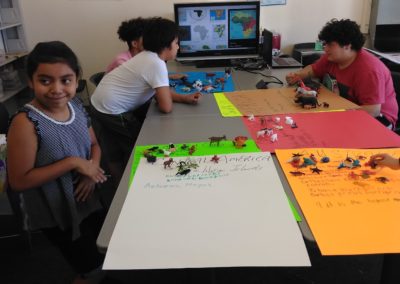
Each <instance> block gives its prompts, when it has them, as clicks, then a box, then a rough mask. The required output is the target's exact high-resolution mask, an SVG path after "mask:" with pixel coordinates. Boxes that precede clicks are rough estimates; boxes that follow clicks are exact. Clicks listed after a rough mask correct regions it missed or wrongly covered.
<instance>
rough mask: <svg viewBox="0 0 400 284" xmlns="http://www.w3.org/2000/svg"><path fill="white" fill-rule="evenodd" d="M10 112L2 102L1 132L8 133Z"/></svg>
mask: <svg viewBox="0 0 400 284" xmlns="http://www.w3.org/2000/svg"><path fill="white" fill-rule="evenodd" d="M9 117H10V114H9V113H8V110H7V109H6V107H5V105H4V104H3V103H0V134H6V132H7V128H8V119H9Z"/></svg>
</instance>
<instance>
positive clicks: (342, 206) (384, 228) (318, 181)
mask: <svg viewBox="0 0 400 284" xmlns="http://www.w3.org/2000/svg"><path fill="white" fill-rule="evenodd" d="M382 152H386V153H390V154H392V155H394V156H395V157H400V148H396V149H375V150H369V149H366V150H355V149H328V148H306V149H289V150H279V149H277V150H276V155H277V157H278V160H279V162H280V164H281V166H282V169H283V171H284V173H285V175H286V178H287V179H288V181H289V184H290V186H291V188H292V190H293V192H294V194H295V196H296V199H297V201H298V203H299V205H300V207H301V210H302V211H303V214H304V216H305V219H306V221H307V222H308V224H309V226H310V229H311V231H312V233H313V235H314V237H315V239H316V241H317V243H318V246H319V248H320V250H321V253H322V254H323V255H353V254H373V253H399V252H400V170H397V171H395V170H391V169H388V168H376V169H372V168H371V167H370V166H366V165H365V163H366V161H368V159H369V157H370V156H371V155H373V154H376V153H382ZM293 154H300V155H303V156H301V163H302V162H303V161H304V159H303V158H306V159H307V158H310V155H312V154H313V155H314V156H315V157H316V159H317V163H316V165H313V166H306V167H295V166H294V165H293V164H292V163H290V162H289V161H290V160H291V159H292V156H293ZM322 157H329V160H330V161H329V162H328V163H322V162H321V161H320V160H321V159H322ZM346 157H351V158H353V160H354V162H353V165H355V166H356V165H357V161H358V162H359V164H360V166H356V167H353V168H349V167H342V168H340V165H341V163H342V162H343V161H344V160H345V159H346ZM315 168H317V169H319V170H322V171H320V172H319V173H318V171H317V170H315ZM312 169H314V170H312Z"/></svg>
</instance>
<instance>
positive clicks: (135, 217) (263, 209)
mask: <svg viewBox="0 0 400 284" xmlns="http://www.w3.org/2000/svg"><path fill="white" fill-rule="evenodd" d="M218 158H219V160H218V163H216V162H212V161H211V159H212V156H203V157H191V158H190V159H191V161H187V160H186V159H187V158H185V157H184V158H174V162H173V163H171V168H170V167H168V166H166V168H164V161H167V160H168V159H169V158H165V159H157V161H156V163H154V164H150V163H148V162H147V161H146V160H145V159H142V160H141V161H140V164H139V167H138V169H137V172H136V175H135V178H134V180H133V182H132V186H131V188H130V191H129V193H128V195H127V198H126V200H125V203H124V206H123V208H122V211H121V214H120V216H119V219H118V222H117V224H116V227H115V230H114V233H113V235H112V238H111V241H110V245H109V247H108V250H107V254H106V259H105V262H104V266H103V269H158V268H195V267H239V266H310V261H309V258H308V254H307V250H306V248H305V245H304V242H303V238H302V235H301V232H300V230H299V228H298V226H297V223H296V221H295V219H294V217H293V215H292V213H291V210H290V208H289V205H288V200H287V199H286V196H285V193H284V190H283V188H282V184H281V182H280V180H279V177H278V175H277V172H276V169H275V166H274V163H273V160H272V158H271V156H270V153H265V152H264V153H246V154H229V155H221V156H218ZM192 162H195V163H196V164H197V165H198V167H197V168H193V167H192V168H190V172H188V173H186V175H184V174H182V175H180V174H178V175H177V173H178V171H179V168H178V165H179V164H182V163H186V164H190V163H192Z"/></svg>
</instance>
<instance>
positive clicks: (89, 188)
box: [74, 127, 101, 202]
mask: <svg viewBox="0 0 400 284" xmlns="http://www.w3.org/2000/svg"><path fill="white" fill-rule="evenodd" d="M89 135H90V141H91V147H90V160H91V161H92V163H93V164H94V165H97V166H99V167H100V159H101V149H100V146H99V144H98V142H97V138H96V135H95V133H94V131H93V128H92V127H90V128H89ZM95 187H96V183H95V182H94V181H93V180H92V179H90V178H89V177H88V176H84V175H81V177H80V178H79V182H78V183H77V185H76V188H75V191H74V195H75V198H76V200H77V201H82V202H84V201H86V200H87V199H88V198H90V196H91V195H92V193H93V191H94V190H95Z"/></svg>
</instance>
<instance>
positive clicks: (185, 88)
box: [181, 86, 192, 93]
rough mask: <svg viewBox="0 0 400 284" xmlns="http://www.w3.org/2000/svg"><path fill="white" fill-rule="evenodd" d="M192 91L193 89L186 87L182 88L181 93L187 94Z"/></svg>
mask: <svg viewBox="0 0 400 284" xmlns="http://www.w3.org/2000/svg"><path fill="white" fill-rule="evenodd" d="M191 90H192V88H190V87H186V86H185V87H182V88H181V91H182V92H186V93H189V92H190V91H191Z"/></svg>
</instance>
